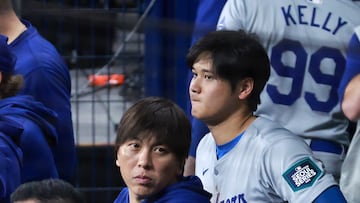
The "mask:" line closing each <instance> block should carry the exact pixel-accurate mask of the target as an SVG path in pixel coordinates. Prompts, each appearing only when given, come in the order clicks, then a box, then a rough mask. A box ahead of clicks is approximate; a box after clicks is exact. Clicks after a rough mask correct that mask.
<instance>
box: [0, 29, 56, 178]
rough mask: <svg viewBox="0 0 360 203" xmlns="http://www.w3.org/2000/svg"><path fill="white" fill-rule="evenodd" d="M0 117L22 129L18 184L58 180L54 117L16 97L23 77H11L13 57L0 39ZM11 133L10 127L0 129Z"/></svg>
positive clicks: (30, 100)
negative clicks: (17, 124) (55, 158)
mask: <svg viewBox="0 0 360 203" xmlns="http://www.w3.org/2000/svg"><path fill="white" fill-rule="evenodd" d="M0 63H1V68H0V74H1V77H0V115H1V116H3V117H6V118H7V119H10V120H13V121H15V122H17V123H19V124H20V125H21V128H22V129H23V131H22V134H21V141H20V147H21V150H22V152H23V162H22V168H21V182H27V181H32V180H41V179H45V178H58V177H59V175H58V170H57V168H56V164H55V160H54V155H53V153H52V149H53V148H54V147H55V146H56V144H57V133H56V130H55V126H56V114H55V113H54V112H53V111H52V110H50V109H48V108H46V107H45V106H44V105H43V104H42V103H41V102H38V101H36V100H34V98H33V97H32V96H29V95H17V93H18V92H19V91H20V89H21V88H22V85H23V80H22V76H21V75H19V74H16V75H14V66H15V63H16V57H15V55H14V54H13V53H12V52H11V50H10V47H9V46H8V44H7V37H5V36H3V35H0ZM0 127H1V128H0V130H1V131H2V132H12V131H13V130H14V129H13V127H12V126H10V125H9V126H6V125H2V126H0Z"/></svg>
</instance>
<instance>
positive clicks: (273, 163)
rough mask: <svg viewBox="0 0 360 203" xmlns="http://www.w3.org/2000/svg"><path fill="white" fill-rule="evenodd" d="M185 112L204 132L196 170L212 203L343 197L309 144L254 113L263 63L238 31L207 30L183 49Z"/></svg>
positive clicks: (261, 52) (253, 43)
mask: <svg viewBox="0 0 360 203" xmlns="http://www.w3.org/2000/svg"><path fill="white" fill-rule="evenodd" d="M187 64H188V66H189V67H191V70H192V73H193V78H192V79H191V82H190V86H189V94H190V99H191V105H192V109H191V113H192V115H193V116H194V117H195V118H197V119H199V120H202V121H204V122H205V123H206V125H207V126H208V127H209V129H210V133H208V134H206V135H205V137H204V138H203V139H202V140H201V141H200V143H199V145H198V148H197V152H196V153H197V158H196V169H195V174H196V175H197V176H198V177H200V179H201V180H202V182H203V185H204V188H205V189H206V190H207V191H209V192H210V193H212V195H213V196H212V199H211V201H212V202H213V203H230V202H234V203H235V202H236V203H245V202H257V203H258V202H299V203H300V202H301V203H303V202H315V203H317V202H337V203H339V202H340V203H342V202H346V200H345V198H344V196H343V194H342V193H341V191H340V189H339V186H338V185H337V183H336V181H335V179H334V177H333V176H332V175H331V174H329V173H327V172H325V171H324V169H323V165H322V162H321V161H319V160H317V159H316V158H314V157H313V154H312V151H311V149H310V148H309V146H308V145H307V144H306V143H305V142H304V140H303V139H301V138H300V137H299V136H295V135H294V134H293V133H291V132H290V131H289V130H287V129H285V128H283V127H282V126H281V125H280V124H278V123H276V122H274V121H271V120H269V119H267V118H263V117H261V116H254V115H253V112H254V111H255V110H256V109H257V105H258V104H259V103H260V93H261V92H262V90H263V88H264V86H265V84H266V82H267V80H268V78H269V76H270V62H269V59H268V56H267V53H266V51H265V49H264V48H263V47H262V45H261V44H260V43H259V42H258V41H257V40H256V38H254V37H252V36H251V35H249V34H247V33H245V32H244V31H214V32H210V33H209V34H206V35H205V36H204V37H203V38H201V39H200V40H199V41H197V42H196V43H195V44H194V45H193V46H192V47H191V48H190V50H189V53H188V55H187Z"/></svg>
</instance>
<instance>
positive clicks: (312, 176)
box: [283, 158, 323, 192]
mask: <svg viewBox="0 0 360 203" xmlns="http://www.w3.org/2000/svg"><path fill="white" fill-rule="evenodd" d="M322 174H323V171H322V170H321V169H320V168H319V167H318V166H317V165H316V164H315V163H314V162H313V161H312V160H311V159H309V158H307V159H304V160H302V161H300V162H297V163H295V164H294V165H292V166H291V167H290V168H289V169H288V170H287V171H286V172H285V173H284V174H283V177H284V179H285V180H286V182H287V183H288V184H289V186H290V187H291V189H292V190H293V191H294V192H296V191H299V190H301V189H304V188H307V187H310V186H312V185H313V184H314V182H315V181H316V180H317V179H318V178H319V177H320V176H321V175H322Z"/></svg>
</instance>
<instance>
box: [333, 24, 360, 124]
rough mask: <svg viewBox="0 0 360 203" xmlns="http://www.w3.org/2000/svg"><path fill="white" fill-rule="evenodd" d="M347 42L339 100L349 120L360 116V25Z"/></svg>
mask: <svg viewBox="0 0 360 203" xmlns="http://www.w3.org/2000/svg"><path fill="white" fill-rule="evenodd" d="M356 30H357V31H358V32H357V33H355V34H354V35H353V37H352V38H351V40H350V42H349V49H348V53H347V58H346V68H345V72H344V75H343V77H342V80H341V83H340V86H339V90H338V93H339V101H340V103H341V108H342V110H343V112H344V114H345V116H346V117H348V118H349V119H350V120H353V121H354V120H357V119H359V118H360V105H359V102H360V89H359V86H360V41H359V36H360V27H358V28H356Z"/></svg>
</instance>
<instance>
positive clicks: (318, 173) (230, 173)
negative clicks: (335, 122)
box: [195, 117, 336, 203]
mask: <svg viewBox="0 0 360 203" xmlns="http://www.w3.org/2000/svg"><path fill="white" fill-rule="evenodd" d="M195 174H196V175H197V176H198V177H200V179H201V181H202V182H203V185H204V188H205V190H207V191H209V192H210V193H212V194H213V197H212V199H211V202H213V203H228V202H236V203H244V202H256V203H261V202H266V203H268V202H285V201H289V202H292V203H296V202H299V203H304V202H312V201H313V200H314V199H315V198H316V197H317V196H318V195H319V194H320V193H321V192H323V191H324V190H325V189H326V188H328V187H330V186H332V185H335V184H336V182H335V180H334V178H333V177H332V176H331V175H329V174H325V173H324V171H323V168H322V165H321V162H319V161H318V160H316V159H314V158H313V157H312V153H311V150H310V149H309V146H308V145H307V144H306V143H305V142H304V141H303V140H302V139H301V138H300V137H298V136H294V135H293V134H292V133H291V132H290V131H288V130H286V129H284V128H283V127H281V126H280V125H279V124H277V123H275V122H273V121H270V120H268V119H266V118H261V117H258V118H257V119H256V120H255V121H254V122H253V123H252V124H251V125H250V126H249V127H248V129H247V130H246V131H245V133H244V134H243V136H242V137H241V139H240V140H239V142H238V143H237V144H236V145H235V146H234V148H233V149H231V150H230V151H229V152H228V153H226V154H225V155H224V156H223V157H221V158H220V159H219V160H217V157H216V143H215V141H214V139H213V136H212V134H211V133H208V134H207V135H205V137H204V138H203V139H202V140H201V141H200V143H199V146H198V148H197V157H196V171H195Z"/></svg>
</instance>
